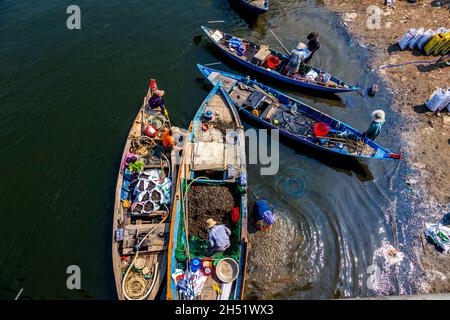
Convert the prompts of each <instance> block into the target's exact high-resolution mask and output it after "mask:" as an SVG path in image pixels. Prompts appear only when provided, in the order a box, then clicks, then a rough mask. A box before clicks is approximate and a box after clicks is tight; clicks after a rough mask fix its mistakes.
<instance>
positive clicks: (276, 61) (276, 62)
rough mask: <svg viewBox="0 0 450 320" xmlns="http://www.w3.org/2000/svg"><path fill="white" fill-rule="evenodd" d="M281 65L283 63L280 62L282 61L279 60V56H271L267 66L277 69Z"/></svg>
mask: <svg viewBox="0 0 450 320" xmlns="http://www.w3.org/2000/svg"><path fill="white" fill-rule="evenodd" d="M280 63H281V61H280V59H278V57H277V56H273V55H270V56H269V57H268V58H267V66H268V67H269V68H270V69H275V68H276V67H278V66H279V65H280Z"/></svg>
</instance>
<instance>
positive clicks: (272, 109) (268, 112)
mask: <svg viewBox="0 0 450 320" xmlns="http://www.w3.org/2000/svg"><path fill="white" fill-rule="evenodd" d="M275 112H277V108H276V107H275V106H274V105H271V106H270V107H268V108H267V109H266V111H265V112H264V114H263V115H262V118H263V119H266V120H267V119H269V120H270V119H271V118H272V116H273V115H274V114H275Z"/></svg>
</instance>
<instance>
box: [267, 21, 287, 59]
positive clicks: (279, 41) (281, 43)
mask: <svg viewBox="0 0 450 320" xmlns="http://www.w3.org/2000/svg"><path fill="white" fill-rule="evenodd" d="M267 28H268V29H269V31H270V32H271V33H272V34H273V36H274V37H275V39H277V41H278V43H279V44H280V45H281V46H282V47H283V49H284V51H286V53H287V54H288V55H290V54H291V52H290V51H289V50H288V49H286V47H285V46H284V44H283V42H281V40H280V39H278V37H277V35H276V34H275V32H273V31H272V29H271V28H270V27H267Z"/></svg>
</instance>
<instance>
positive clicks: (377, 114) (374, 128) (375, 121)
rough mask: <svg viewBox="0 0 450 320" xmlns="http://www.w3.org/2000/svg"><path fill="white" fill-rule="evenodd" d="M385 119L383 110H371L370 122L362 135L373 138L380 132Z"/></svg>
mask: <svg viewBox="0 0 450 320" xmlns="http://www.w3.org/2000/svg"><path fill="white" fill-rule="evenodd" d="M385 119H386V114H385V113H384V111H383V110H375V111H374V112H372V123H371V124H370V126H369V129H367V131H366V132H364V133H363V135H364V136H365V137H367V138H369V139H370V140H375V139H376V138H377V137H378V136H379V135H380V133H381V129H382V128H383V125H384V122H385Z"/></svg>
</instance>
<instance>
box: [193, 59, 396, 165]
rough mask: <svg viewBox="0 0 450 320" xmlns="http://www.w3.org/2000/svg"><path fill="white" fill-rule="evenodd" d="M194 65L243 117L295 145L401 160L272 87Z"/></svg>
mask: <svg viewBox="0 0 450 320" xmlns="http://www.w3.org/2000/svg"><path fill="white" fill-rule="evenodd" d="M197 66H198V68H199V69H200V71H201V72H202V74H203V75H204V76H205V77H206V78H207V79H208V80H209V81H210V82H211V83H212V84H213V85H215V84H216V83H218V82H221V83H222V84H223V86H224V88H225V89H226V90H227V93H228V94H229V96H230V98H231V99H232V100H233V101H234V103H235V105H236V107H237V108H238V110H239V112H241V113H242V114H243V115H244V116H246V117H247V118H248V119H251V120H254V121H255V122H256V123H258V124H260V125H261V126H262V127H265V128H269V129H279V132H280V134H281V135H282V136H284V137H286V138H289V139H291V140H293V141H294V142H297V143H299V144H304V145H307V146H310V147H313V148H315V149H319V150H323V151H328V152H332V153H335V154H339V155H345V156H351V157H357V158H369V159H400V158H401V156H400V155H399V154H396V153H393V152H391V151H389V150H387V149H385V148H383V147H381V146H379V145H378V144H377V143H375V142H374V141H372V140H370V139H368V138H367V137H365V136H364V135H363V134H362V133H361V132H359V131H358V130H356V129H354V128H352V127H351V126H349V125H347V124H345V123H343V122H341V121H339V120H337V119H335V118H332V117H331V116H329V115H326V114H324V113H322V112H320V111H319V110H316V109H314V108H312V107H310V106H308V105H306V104H305V103H302V102H300V101H299V100H296V99H294V98H291V97H289V96H287V95H285V94H283V93H281V92H279V91H277V90H275V89H273V88H271V87H268V86H266V85H263V84H261V83H259V82H257V81H254V80H250V79H248V78H246V77H243V76H239V75H235V74H232V73H228V72H224V71H219V70H215V69H211V68H208V67H205V66H202V65H197ZM323 129H325V131H323ZM327 131H328V132H327ZM318 132H319V134H317V133H318ZM322 133H324V134H322Z"/></svg>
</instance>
